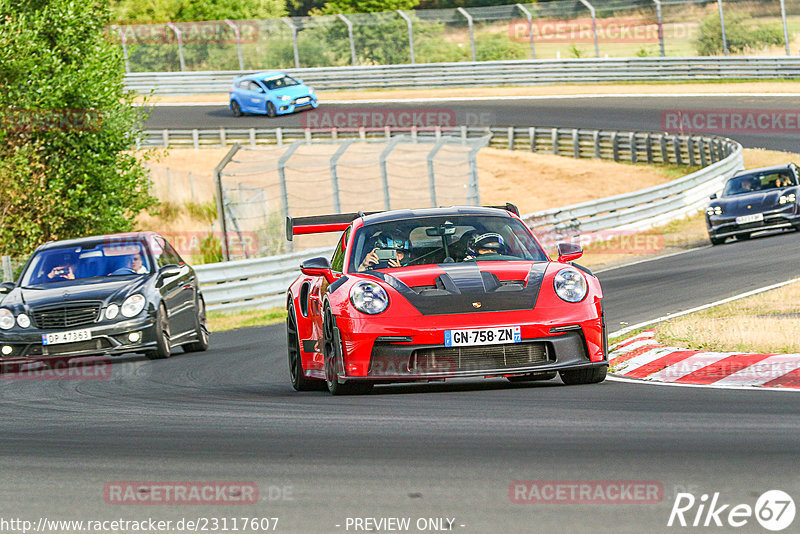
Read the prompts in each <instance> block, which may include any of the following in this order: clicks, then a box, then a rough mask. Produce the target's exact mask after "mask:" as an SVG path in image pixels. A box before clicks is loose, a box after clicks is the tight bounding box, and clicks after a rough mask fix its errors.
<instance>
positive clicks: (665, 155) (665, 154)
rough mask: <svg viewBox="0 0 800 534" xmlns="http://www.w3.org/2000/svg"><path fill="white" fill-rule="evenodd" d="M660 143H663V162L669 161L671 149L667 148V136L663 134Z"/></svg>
mask: <svg viewBox="0 0 800 534" xmlns="http://www.w3.org/2000/svg"><path fill="white" fill-rule="evenodd" d="M658 143H659V144H660V145H661V163H665V164H666V163H669V150H667V136H666V135H664V134H661V137H660V138H659V139H658Z"/></svg>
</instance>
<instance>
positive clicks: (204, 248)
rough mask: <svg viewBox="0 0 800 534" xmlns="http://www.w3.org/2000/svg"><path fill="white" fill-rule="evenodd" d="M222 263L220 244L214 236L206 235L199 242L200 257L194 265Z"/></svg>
mask: <svg viewBox="0 0 800 534" xmlns="http://www.w3.org/2000/svg"><path fill="white" fill-rule="evenodd" d="M220 261H222V242H220V240H219V238H218V237H216V236H215V235H214V234H208V235H207V236H206V237H204V238H203V239H202V241H200V256H199V257H195V263H218V262H220Z"/></svg>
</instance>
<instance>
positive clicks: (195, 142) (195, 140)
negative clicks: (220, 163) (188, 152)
mask: <svg viewBox="0 0 800 534" xmlns="http://www.w3.org/2000/svg"><path fill="white" fill-rule="evenodd" d="M192 147H194V149H195V150H197V149H198V148H200V132H199V131H198V130H197V128H195V129H193V130H192Z"/></svg>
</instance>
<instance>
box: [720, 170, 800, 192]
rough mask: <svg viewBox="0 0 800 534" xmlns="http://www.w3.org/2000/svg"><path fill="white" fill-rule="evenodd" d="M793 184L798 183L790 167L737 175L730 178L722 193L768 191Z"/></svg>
mask: <svg viewBox="0 0 800 534" xmlns="http://www.w3.org/2000/svg"><path fill="white" fill-rule="evenodd" d="M792 185H797V179H796V178H795V176H794V173H793V172H792V171H790V170H788V169H786V170H778V171H770V172H761V173H750V174H743V175H741V176H735V177H733V178H731V179H730V180H728V182H727V183H726V184H725V189H724V191H723V192H722V195H723V196H726V197H727V196H731V195H741V194H744V193H753V192H755V191H766V190H768V189H780V188H782V187H789V186H792Z"/></svg>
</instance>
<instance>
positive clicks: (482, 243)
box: [467, 232, 506, 256]
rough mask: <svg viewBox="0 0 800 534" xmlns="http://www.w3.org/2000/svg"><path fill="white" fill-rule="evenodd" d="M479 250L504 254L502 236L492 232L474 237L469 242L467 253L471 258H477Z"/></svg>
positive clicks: (504, 247)
mask: <svg viewBox="0 0 800 534" xmlns="http://www.w3.org/2000/svg"><path fill="white" fill-rule="evenodd" d="M481 249H489V250H491V251H492V252H493V253H495V254H505V252H506V245H505V241H503V236H501V235H500V234H497V233H494V232H489V233H486V234H478V235H476V236H475V237H473V238H472V239H471V240H470V242H469V245H468V246H467V252H468V253H469V254H470V255H471V256H477V255H478V251H479V250H481Z"/></svg>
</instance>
